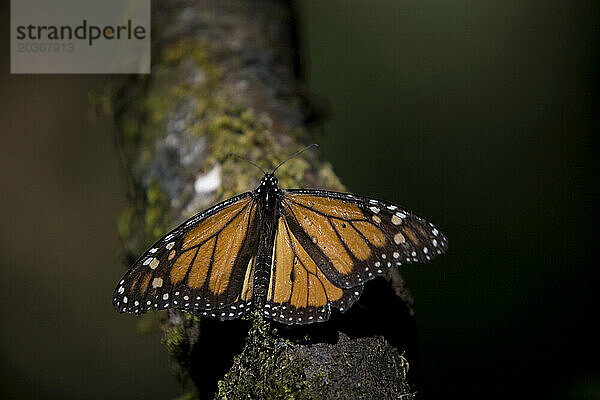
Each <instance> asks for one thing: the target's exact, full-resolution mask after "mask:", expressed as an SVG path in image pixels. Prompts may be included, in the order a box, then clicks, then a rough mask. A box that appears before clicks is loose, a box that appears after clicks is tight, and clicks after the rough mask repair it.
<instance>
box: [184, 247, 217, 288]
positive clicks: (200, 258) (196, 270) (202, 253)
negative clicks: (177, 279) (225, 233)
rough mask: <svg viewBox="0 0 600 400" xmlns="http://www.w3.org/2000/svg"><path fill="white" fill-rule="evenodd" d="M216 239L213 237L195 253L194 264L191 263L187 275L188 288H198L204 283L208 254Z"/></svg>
mask: <svg viewBox="0 0 600 400" xmlns="http://www.w3.org/2000/svg"><path fill="white" fill-rule="evenodd" d="M216 240H217V239H216V238H214V237H213V238H211V239H210V240H208V241H207V242H206V243H204V244H203V245H202V246H200V248H199V249H198V254H196V259H195V260H194V265H192V270H191V271H190V275H189V277H188V286H189V287H190V288H192V289H198V288H201V287H202V286H203V285H204V281H205V280H206V275H207V274H208V267H209V265H210V256H211V255H212V252H213V248H214V247H215V241H216Z"/></svg>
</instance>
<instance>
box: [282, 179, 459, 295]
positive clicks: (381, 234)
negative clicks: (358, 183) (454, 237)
mask: <svg viewBox="0 0 600 400" xmlns="http://www.w3.org/2000/svg"><path fill="white" fill-rule="evenodd" d="M283 209H284V216H285V218H286V220H287V221H288V225H289V227H290V229H291V231H292V232H293V233H294V234H295V235H296V237H297V238H298V240H299V241H300V242H301V243H303V245H304V248H305V249H306V251H307V252H308V253H309V254H310V256H311V257H312V259H313V260H315V262H316V263H317V265H318V267H319V268H320V269H321V271H322V272H323V273H324V274H325V276H326V277H327V278H328V279H329V280H330V281H331V282H332V283H333V284H335V285H337V286H338V287H341V288H353V287H357V286H359V285H361V284H363V283H364V282H365V281H368V280H370V279H372V278H374V277H375V276H378V275H382V274H384V273H385V272H386V271H387V270H388V269H389V268H391V267H395V266H400V265H402V264H408V263H414V262H428V261H431V260H432V259H433V258H434V257H435V256H437V255H439V254H442V253H443V252H445V250H446V248H447V245H448V242H447V240H446V237H445V236H444V235H443V234H442V233H441V232H440V230H439V229H438V228H437V227H436V226H435V225H433V224H432V223H430V222H428V221H426V220H425V219H423V218H421V217H419V216H417V215H415V214H413V213H411V212H410V211H408V210H406V209H404V208H402V207H400V206H398V205H395V204H391V203H388V202H383V201H380V200H375V199H369V198H365V197H360V196H355V195H352V194H348V193H338V192H329V191H322V190H302V189H296V190H286V191H285V196H284V199H283Z"/></svg>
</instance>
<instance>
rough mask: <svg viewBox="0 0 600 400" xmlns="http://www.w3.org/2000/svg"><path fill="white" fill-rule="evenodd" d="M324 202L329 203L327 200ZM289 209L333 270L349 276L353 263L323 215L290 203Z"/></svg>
mask: <svg viewBox="0 0 600 400" xmlns="http://www.w3.org/2000/svg"><path fill="white" fill-rule="evenodd" d="M324 200H328V201H329V199H324ZM289 207H290V208H291V211H292V212H291V214H292V215H295V217H296V219H297V220H298V222H299V223H300V226H302V229H304V231H305V232H306V233H307V234H308V236H310V238H311V239H312V242H313V243H314V244H315V245H317V246H319V248H320V249H321V250H322V251H323V253H325V255H326V256H327V257H328V258H329V259H330V260H331V263H332V264H333V266H334V267H335V269H336V270H338V272H339V273H340V274H344V275H347V274H349V273H350V272H351V271H352V267H353V265H354V263H353V262H352V259H351V258H350V256H349V255H348V253H347V251H346V249H345V248H344V245H343V244H342V242H341V241H340V239H339V237H338V236H337V234H336V233H335V232H334V230H333V226H332V224H331V223H330V222H329V219H328V218H327V217H326V216H324V215H321V214H319V213H317V212H315V211H312V210H309V209H308V208H305V207H302V206H300V205H297V204H295V203H290V205H289ZM357 210H358V208H357ZM338 211H339V210H338ZM359 211H360V210H359ZM330 212H331V211H330ZM361 215H362V214H361Z"/></svg>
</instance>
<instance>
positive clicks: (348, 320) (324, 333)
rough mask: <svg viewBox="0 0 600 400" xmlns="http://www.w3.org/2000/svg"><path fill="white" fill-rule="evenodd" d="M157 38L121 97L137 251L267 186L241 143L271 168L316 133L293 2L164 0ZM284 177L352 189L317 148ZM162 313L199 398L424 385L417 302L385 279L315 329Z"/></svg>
mask: <svg viewBox="0 0 600 400" xmlns="http://www.w3.org/2000/svg"><path fill="white" fill-rule="evenodd" d="M152 38H153V65H152V74H151V75H148V76H136V77H134V78H132V79H131V80H129V81H128V82H127V83H126V84H125V85H124V86H122V87H120V88H119V89H118V90H116V91H113V97H112V102H111V110H112V113H113V115H114V118H115V121H116V125H117V128H118V130H119V132H120V137H119V147H120V150H121V151H122V154H123V160H124V163H125V166H126V169H127V174H128V177H129V179H130V182H131V188H132V191H131V194H132V204H131V207H130V208H129V209H128V210H126V211H125V212H124V213H123V215H122V217H121V219H120V221H119V229H120V233H121V236H122V237H123V239H124V243H125V246H126V249H127V251H128V254H130V255H132V256H134V255H137V254H139V253H140V252H141V251H142V250H144V249H145V246H147V245H149V244H151V243H152V242H153V241H154V240H155V239H157V238H159V237H160V236H161V235H163V234H164V233H165V232H166V231H167V230H168V229H169V228H170V227H172V226H174V225H175V224H176V223H179V222H181V221H183V220H184V219H185V218H187V217H189V216H191V215H192V214H193V213H195V212H197V211H199V210H201V209H203V208H205V207H207V206H209V205H211V204H214V203H216V202H217V201H220V200H223V199H225V198H227V197H230V196H232V195H234V194H237V193H240V192H243V191H247V190H250V189H252V188H254V187H255V186H256V185H257V183H258V180H259V179H260V178H261V174H260V172H258V171H257V170H256V169H255V168H254V167H252V166H251V165H249V164H248V163H246V162H244V161H240V160H239V159H237V158H234V157H228V156H227V155H228V154H229V153H230V152H234V153H236V154H239V155H241V156H243V157H246V158H248V159H250V160H252V161H254V162H256V163H258V164H260V165H262V166H263V168H265V169H268V168H272V167H274V166H275V165H276V164H277V163H279V162H280V161H281V160H282V159H285V158H286V157H287V156H289V155H290V154H292V153H293V152H295V151H297V150H298V149H300V148H302V147H303V146H305V145H306V144H307V143H310V140H309V136H308V135H307V134H306V133H305V130H304V123H305V120H306V117H307V112H306V107H304V106H303V104H304V103H303V102H302V101H301V99H300V97H299V96H298V95H297V91H296V76H295V70H294V57H295V48H294V43H295V42H294V36H293V20H292V18H291V10H290V7H289V4H287V3H285V2H280V1H269V0H260V1H259V0H255V1H248V0H227V1H222V0H221V1H197V0H194V1H191V0H177V1H173V0H170V1H163V2H154V3H153V31H152ZM207 177H213V178H215V179H212V180H211V179H203V178H207ZM278 178H279V182H280V186H281V187H283V188H286V187H317V188H328V189H334V190H343V189H344V188H343V186H342V185H341V183H340V182H339V180H338V179H337V177H336V176H335V174H334V173H333V172H332V168H331V165H330V164H328V163H327V162H325V161H323V160H322V159H321V158H319V156H318V154H317V153H315V152H314V151H308V152H306V153H304V154H303V155H302V157H299V158H296V159H293V160H290V161H289V162H288V163H287V164H286V165H285V167H283V168H281V169H280V170H279V171H278ZM214 183H216V184H217V185H216V186H212V184H214ZM132 260H133V258H130V259H129V261H132ZM390 279H396V281H397V277H396V278H393V277H391V278H390ZM398 290H400V292H402V290H403V289H402V288H401V287H400V289H398V288H396V291H397V292H398ZM400 292H398V293H400ZM402 293H403V295H406V293H405V292H402ZM159 316H160V322H161V326H162V328H163V330H164V340H163V342H164V344H165V346H166V348H167V350H168V351H169V353H170V354H171V356H172V358H173V360H174V365H175V366H177V367H178V371H179V373H180V375H181V376H182V377H183V376H189V377H190V378H191V379H192V381H193V382H194V384H195V388H194V389H193V390H192V391H191V392H190V393H189V396H190V397H196V396H197V395H199V396H200V397H201V398H210V397H217V398H221V399H238V398H273V399H279V398H281V399H283V398H286V399H287V398H307V399H308V398H315V399H326V398H329V399H337V398H340V399H359V398H365V399H372V398H394V399H395V398H412V397H413V395H414V394H413V393H412V391H411V389H410V387H409V385H408V383H407V380H406V373H407V370H408V362H407V361H406V359H405V358H404V356H403V355H400V353H399V352H403V351H405V350H406V351H407V352H408V353H407V354H408V357H409V358H410V357H411V356H414V355H412V354H410V353H411V351H412V350H411V349H412V348H413V347H411V346H414V337H415V335H414V332H415V329H414V321H413V319H412V318H411V310H410V309H409V308H408V307H407V306H406V305H405V303H404V302H403V301H402V300H401V299H400V297H398V296H397V295H396V294H394V290H392V288H391V287H390V285H389V283H387V282H385V281H384V280H381V279H379V280H376V281H374V282H371V283H369V284H368V285H367V290H366V291H365V294H364V295H363V298H362V299H361V301H360V302H359V303H358V304H357V305H355V306H354V307H353V309H351V310H350V311H349V312H348V313H346V314H343V315H334V316H333V317H332V319H331V320H330V322H327V323H325V324H317V325H315V324H313V325H314V326H313V325H309V326H304V327H300V328H294V327H287V326H280V325H275V324H273V323H270V322H268V321H265V320H263V319H262V318H260V317H257V316H252V317H250V318H247V319H245V320H238V321H231V322H218V321H214V320H210V319H202V320H200V319H199V318H196V317H193V316H191V315H189V314H186V313H181V312H178V311H170V312H168V313H159ZM140 318H142V321H153V320H154V318H153V314H152V313H150V314H148V315H147V316H144V317H140ZM144 318H145V319H144ZM390 320H394V321H395V322H397V321H399V324H396V323H390ZM398 326H400V328H398Z"/></svg>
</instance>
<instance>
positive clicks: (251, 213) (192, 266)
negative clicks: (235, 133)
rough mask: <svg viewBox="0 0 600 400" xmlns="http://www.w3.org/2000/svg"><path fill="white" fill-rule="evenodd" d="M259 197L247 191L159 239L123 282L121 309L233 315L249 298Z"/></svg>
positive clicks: (119, 289)
mask: <svg viewBox="0 0 600 400" xmlns="http://www.w3.org/2000/svg"><path fill="white" fill-rule="evenodd" d="M257 224H258V221H257V218H256V203H255V201H254V199H253V197H252V194H251V193H245V194H242V195H240V196H237V197H235V198H232V199H230V200H227V201H225V202H223V203H220V204H218V205H216V206H214V207H212V208H210V209H208V210H206V211H204V212H202V213H200V214H198V215H196V216H194V217H192V218H191V219H189V220H188V221H186V222H185V223H184V224H182V225H180V226H179V227H177V228H176V229H174V230H173V231H171V232H170V233H168V234H167V235H165V236H164V237H163V238H162V239H160V240H159V241H158V242H156V243H155V244H154V245H153V246H152V247H151V248H150V250H148V251H147V252H146V253H145V254H144V255H142V257H140V259H139V260H138V261H137V262H136V263H135V264H134V266H133V267H132V268H131V269H130V270H129V272H127V274H126V275H125V276H124V277H123V279H122V280H121V281H120V282H119V285H118V286H117V288H116V290H115V293H114V296H113V304H114V306H115V308H116V309H117V310H118V311H120V312H134V313H143V312H146V311H147V310H149V309H152V308H154V309H165V308H178V309H181V310H185V311H188V312H191V313H194V314H199V315H212V316H216V317H219V318H221V319H231V318H235V317H237V316H239V315H240V314H241V313H243V312H244V311H245V310H246V309H247V306H248V303H250V302H251V298H252V285H251V283H252V282H251V272H250V271H249V270H250V269H251V267H252V260H253V258H254V256H255V252H256V244H257V240H258V233H257V230H258V229H257Z"/></svg>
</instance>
